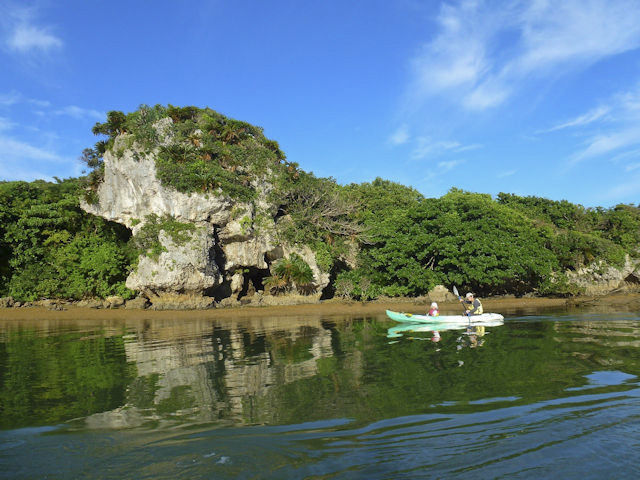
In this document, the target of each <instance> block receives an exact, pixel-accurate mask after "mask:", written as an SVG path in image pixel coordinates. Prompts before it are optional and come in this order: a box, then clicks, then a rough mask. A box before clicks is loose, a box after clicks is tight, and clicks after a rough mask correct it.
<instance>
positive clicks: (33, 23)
mask: <svg viewBox="0 0 640 480" xmlns="http://www.w3.org/2000/svg"><path fill="white" fill-rule="evenodd" d="M0 15H2V21H1V22H0V26H1V27H2V30H3V31H2V37H3V38H2V40H3V44H4V47H5V48H6V49H7V50H8V51H10V52H13V53H17V54H30V55H31V54H34V53H48V52H51V51H53V50H58V49H60V48H62V47H63V46H64V42H63V41H62V39H61V38H59V37H58V36H57V35H55V33H53V32H52V28H51V27H50V26H46V25H41V24H40V23H39V22H38V21H37V11H36V9H35V8H29V7H24V6H21V5H18V4H11V3H10V4H5V5H3V6H2V8H1V9H0Z"/></svg>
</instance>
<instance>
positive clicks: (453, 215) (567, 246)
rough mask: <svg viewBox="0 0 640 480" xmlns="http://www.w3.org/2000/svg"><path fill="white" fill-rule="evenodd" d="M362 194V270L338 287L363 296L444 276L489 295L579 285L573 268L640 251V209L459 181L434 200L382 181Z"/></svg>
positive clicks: (427, 284) (414, 291)
mask: <svg viewBox="0 0 640 480" xmlns="http://www.w3.org/2000/svg"><path fill="white" fill-rule="evenodd" d="M346 188H347V189H348V190H350V191H351V192H352V193H354V194H355V195H356V196H357V197H358V198H359V199H360V201H361V203H362V208H361V210H360V211H359V212H358V214H357V215H358V220H359V221H360V222H361V223H362V224H363V225H364V227H365V235H364V236H363V237H362V245H361V248H360V253H359V255H358V266H357V268H355V269H353V270H349V271H343V272H341V273H340V274H339V275H338V277H337V279H336V282H335V288H336V294H337V295H339V296H342V297H354V298H361V299H369V298H375V297H378V296H380V295H386V296H400V295H409V296H414V295H421V294H426V293H427V292H428V291H429V290H430V289H431V288H433V287H434V286H435V285H437V284H443V285H458V286H462V287H463V288H465V289H471V290H474V291H476V292H478V293H479V294H483V295H487V294H501V293H513V294H524V293H527V292H538V293H540V294H559V295H567V294H573V293H578V291H577V290H576V288H575V287H573V286H571V285H569V284H568V283H567V280H566V277H565V275H564V272H565V271H566V270H568V269H577V268H579V267H581V266H584V265H586V264H589V263H591V262H593V261H596V260H603V261H605V262H606V263H607V264H610V265H621V264H623V263H624V258H625V255H626V254H630V255H632V256H636V257H637V256H638V255H639V254H640V252H639V250H638V246H639V245H640V238H639V237H638V235H640V209H638V208H637V207H634V206H629V205H619V206H617V207H615V208H613V209H610V210H606V209H585V208H584V207H582V206H580V205H574V204H571V203H569V202H566V201H561V202H555V201H552V200H546V199H540V198H537V197H518V196H515V195H507V194H500V195H499V196H498V199H497V200H493V199H492V198H491V197H490V196H489V195H484V194H476V193H469V192H464V191H461V190H457V189H452V190H451V191H450V192H449V193H448V194H446V195H444V196H443V197H441V198H437V199H434V198H429V199H427V198H424V197H422V195H420V194H419V193H418V192H416V191H415V190H413V189H410V188H408V187H404V186H402V185H398V184H395V183H392V182H388V181H384V180H381V179H377V180H375V181H374V182H372V183H365V184H360V185H350V186H348V187H346Z"/></svg>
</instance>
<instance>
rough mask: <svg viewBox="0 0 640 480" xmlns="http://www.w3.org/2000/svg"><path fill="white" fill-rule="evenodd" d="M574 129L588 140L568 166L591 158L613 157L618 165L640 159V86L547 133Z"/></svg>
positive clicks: (611, 158) (572, 157)
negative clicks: (639, 153) (639, 155)
mask: <svg viewBox="0 0 640 480" xmlns="http://www.w3.org/2000/svg"><path fill="white" fill-rule="evenodd" d="M568 128H572V129H574V130H576V131H577V132H580V134H581V135H582V136H583V137H584V138H585V141H584V142H583V144H582V148H581V149H579V150H577V151H576V152H574V153H573V154H572V155H571V156H570V158H569V161H568V164H567V166H568V167H572V166H575V165H576V164H578V163H580V162H582V161H584V160H586V159H590V158H596V157H601V156H609V158H608V160H610V161H611V162H614V163H618V162H621V161H625V160H629V159H636V158H638V152H639V151H640V149H639V148H638V147H639V146H640V85H638V86H637V87H636V88H635V89H634V90H631V91H628V92H624V93H618V94H616V95H613V96H612V98H611V99H610V100H609V102H608V103H607V105H606V106H600V107H598V108H595V109H592V110H590V111H588V112H587V113H585V114H583V115H580V116H578V117H576V118H575V119H573V120H571V121H568V122H565V123H563V124H560V125H558V126H556V127H554V128H552V129H549V130H547V131H546V132H552V131H555V130H560V129H568Z"/></svg>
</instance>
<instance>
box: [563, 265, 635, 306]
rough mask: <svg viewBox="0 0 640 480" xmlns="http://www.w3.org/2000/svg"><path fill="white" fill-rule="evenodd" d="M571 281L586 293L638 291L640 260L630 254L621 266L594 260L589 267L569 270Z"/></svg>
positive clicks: (568, 275) (604, 293) (600, 293)
mask: <svg viewBox="0 0 640 480" xmlns="http://www.w3.org/2000/svg"><path fill="white" fill-rule="evenodd" d="M567 278H568V279H569V282H571V283H573V284H575V285H577V286H579V287H582V288H583V289H584V293H585V294H586V295H594V296H597V295H606V294H608V293H611V292H613V291H637V290H639V289H640V260H634V259H632V258H630V257H629V256H628V255H627V257H626V259H625V264H624V265H623V266H622V267H621V268H615V267H612V266H609V265H606V264H604V263H603V262H594V263H592V264H591V265H589V266H587V267H583V268H581V269H578V270H576V271H575V272H572V271H568V272H567Z"/></svg>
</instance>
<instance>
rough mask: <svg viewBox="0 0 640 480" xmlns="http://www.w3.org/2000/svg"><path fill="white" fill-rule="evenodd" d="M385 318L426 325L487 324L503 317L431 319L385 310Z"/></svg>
mask: <svg viewBox="0 0 640 480" xmlns="http://www.w3.org/2000/svg"><path fill="white" fill-rule="evenodd" d="M387 316H388V317H389V318H391V319H392V320H395V321H397V322H415V323H428V324H440V323H442V324H450V323H455V324H464V325H468V324H469V322H471V324H472V325H473V324H483V323H487V322H496V321H503V320H504V317H503V316H502V315H500V314H499V313H482V314H480V315H470V316H468V317H467V316H466V315H438V316H436V317H431V316H429V315H416V314H413V313H403V312H394V311H393V310H387Z"/></svg>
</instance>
